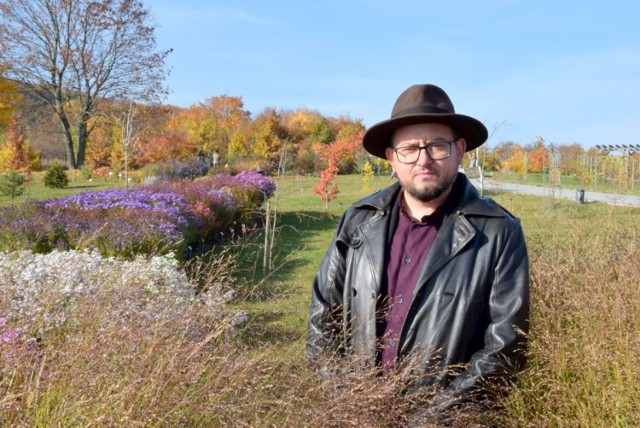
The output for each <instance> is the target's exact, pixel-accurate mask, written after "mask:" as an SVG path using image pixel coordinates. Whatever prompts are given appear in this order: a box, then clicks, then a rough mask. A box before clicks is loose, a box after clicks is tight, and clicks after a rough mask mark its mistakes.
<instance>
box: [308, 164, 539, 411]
mask: <svg viewBox="0 0 640 428" xmlns="http://www.w3.org/2000/svg"><path fill="white" fill-rule="evenodd" d="M399 190H400V186H399V185H398V184H397V183H396V184H394V185H392V186H390V187H388V188H386V189H383V190H381V191H379V192H377V193H375V194H373V195H371V196H369V197H367V198H365V199H362V200H361V201H359V202H356V203H355V204H354V205H352V206H351V207H350V208H349V209H348V210H347V212H346V213H345V214H344V216H343V218H342V221H341V223H340V225H339V227H338V230H337V234H336V236H335V238H334V239H333V242H332V243H331V245H330V247H329V249H328V251H327V253H326V255H325V257H324V259H323V260H322V263H321V265H320V268H319V270H318V272H317V274H316V277H315V279H314V282H313V291H312V302H311V308H310V311H309V332H308V338H307V352H308V354H309V356H310V358H311V360H312V361H313V362H316V363H318V364H321V362H322V361H325V360H324V357H326V356H328V355H335V354H336V353H355V354H356V355H359V356H362V357H363V358H364V359H366V360H367V361H368V362H369V363H370V364H375V361H376V356H377V350H376V344H377V338H376V310H377V306H378V303H379V300H380V299H379V294H380V288H381V283H382V281H383V280H384V278H385V266H386V257H387V250H388V247H389V242H390V238H391V233H393V225H394V224H395V222H396V219H397V213H394V211H397V210H394V209H393V208H394V206H395V203H394V202H395V200H396V196H397V194H398V192H399ZM451 197H452V198H454V200H453V201H451V202H452V203H451V204H448V206H449V207H450V208H449V209H448V210H447V212H446V214H445V218H444V221H443V224H442V226H441V228H440V230H439V232H438V235H437V237H436V239H435V241H434V243H433V246H432V247H431V250H430V253H429V255H428V257H427V259H426V261H425V264H424V266H422V270H421V273H420V277H419V281H418V284H417V286H416V288H415V291H414V294H413V297H412V303H411V307H410V309H409V312H408V315H407V318H406V320H405V323H404V326H403V329H402V333H401V336H400V343H399V346H398V357H405V356H408V355H410V356H412V358H415V359H417V362H418V369H417V373H418V375H419V376H420V380H419V385H433V384H439V385H441V386H442V387H443V388H444V389H443V392H442V394H440V395H441V397H440V402H442V403H447V404H446V405H445V406H446V407H450V406H451V405H455V404H458V403H460V402H463V401H466V400H467V399H469V398H470V397H471V396H472V394H475V393H476V392H478V391H479V389H480V387H481V386H484V381H487V380H490V379H491V378H495V377H498V378H502V379H503V378H504V376H505V374H506V373H514V372H515V371H517V370H518V369H520V368H521V367H522V365H523V364H524V348H525V345H526V335H525V334H526V333H527V331H528V317H529V267H528V258H527V249H526V244H525V239H524V235H523V232H522V228H521V226H520V222H519V221H518V220H517V219H516V218H514V217H513V216H511V215H510V214H509V213H508V212H506V211H505V210H504V209H503V208H502V207H500V206H499V205H498V204H496V203H495V202H493V201H492V200H490V199H486V198H482V197H480V195H479V194H478V192H477V191H476V189H475V188H474V187H473V186H472V185H471V183H470V182H469V180H468V179H467V178H466V176H464V174H459V175H458V178H457V180H456V182H455V183H454V186H453V190H452V193H451ZM436 361H437V362H436ZM461 365H462V366H463V369H461V370H457V374H456V375H455V376H454V375H452V370H451V369H452V368H453V367H456V366H461ZM325 369H326V367H325ZM328 369H329V370H330V368H328Z"/></svg>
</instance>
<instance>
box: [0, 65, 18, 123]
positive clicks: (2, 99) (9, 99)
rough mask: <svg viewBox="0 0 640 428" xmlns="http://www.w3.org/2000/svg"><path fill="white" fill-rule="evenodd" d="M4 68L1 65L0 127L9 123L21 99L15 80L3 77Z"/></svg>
mask: <svg viewBox="0 0 640 428" xmlns="http://www.w3.org/2000/svg"><path fill="white" fill-rule="evenodd" d="M3 74H4V68H3V67H1V66H0V129H2V128H4V127H5V126H7V125H8V124H9V121H10V120H11V116H12V115H13V114H14V113H15V111H16V109H17V106H18V103H19V101H20V99H21V96H20V93H19V92H18V88H17V85H16V83H15V82H13V81H11V80H9V79H5V78H4V77H3Z"/></svg>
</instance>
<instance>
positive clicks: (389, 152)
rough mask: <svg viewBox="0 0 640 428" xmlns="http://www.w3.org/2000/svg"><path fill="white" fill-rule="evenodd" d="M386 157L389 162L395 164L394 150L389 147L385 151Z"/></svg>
mask: <svg viewBox="0 0 640 428" xmlns="http://www.w3.org/2000/svg"><path fill="white" fill-rule="evenodd" d="M384 155H385V156H386V157H387V160H388V161H389V162H393V149H392V148H391V147H387V148H386V149H385V150H384Z"/></svg>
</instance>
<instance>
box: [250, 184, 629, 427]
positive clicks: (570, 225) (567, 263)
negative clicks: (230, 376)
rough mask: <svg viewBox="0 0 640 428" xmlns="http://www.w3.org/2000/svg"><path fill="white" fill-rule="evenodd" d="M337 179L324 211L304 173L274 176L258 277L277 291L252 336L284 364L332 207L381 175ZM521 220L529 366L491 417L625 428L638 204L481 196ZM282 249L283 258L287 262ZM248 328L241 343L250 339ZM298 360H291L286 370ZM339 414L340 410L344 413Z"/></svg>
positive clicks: (331, 225) (297, 355)
mask: <svg viewBox="0 0 640 428" xmlns="http://www.w3.org/2000/svg"><path fill="white" fill-rule="evenodd" d="M389 183H390V180H389V179H388V178H382V177H380V178H377V179H374V180H372V181H371V183H369V184H368V187H369V188H368V189H365V187H366V186H365V185H364V184H363V182H362V180H361V179H360V177H353V176H352V177H340V178H339V180H338V186H339V188H340V189H341V194H340V195H339V196H338V199H336V200H335V201H333V202H332V203H331V204H330V214H331V217H329V218H327V217H324V216H323V215H322V210H323V205H322V202H321V201H319V200H318V199H317V198H316V197H315V196H314V195H313V185H314V181H313V180H310V179H306V178H305V179H297V180H293V179H291V180H287V181H286V182H285V183H283V184H282V185H281V186H282V187H281V188H282V195H283V196H282V201H281V203H280V208H281V210H282V211H283V212H284V215H283V217H282V223H281V226H282V232H281V235H280V241H279V242H280V243H279V245H278V247H279V249H280V256H281V259H282V260H284V259H286V258H289V259H290V262H289V263H290V265H289V266H288V267H284V268H283V269H281V270H280V271H278V272H277V274H276V275H274V276H273V277H272V278H270V279H269V281H268V287H276V288H277V289H279V290H282V291H284V293H283V294H281V295H278V296H277V297H273V298H268V299H264V300H261V301H258V302H254V303H253V304H252V305H251V309H252V310H253V311H254V312H255V313H256V314H257V315H256V324H255V326H257V328H259V329H260V330H261V331H262V336H261V339H264V341H263V342H260V346H266V347H268V348H269V349H272V355H273V357H274V358H276V359H278V360H279V361H281V362H282V361H284V363H283V364H284V365H285V367H290V368H291V370H294V368H295V367H298V364H299V361H300V360H303V359H304V358H305V356H304V353H303V342H304V330H305V323H306V311H307V308H308V304H309V294H310V292H309V287H310V282H311V279H312V277H313V275H314V273H315V269H316V268H317V265H318V263H319V261H320V259H321V257H322V255H323V253H324V251H325V250H326V247H327V245H328V243H329V241H330V239H331V237H332V235H333V232H334V229H335V227H336V225H337V220H338V218H339V215H340V214H341V213H342V212H343V211H344V209H345V208H346V207H347V206H348V205H349V204H350V203H351V202H352V201H354V200H355V199H356V198H359V197H361V196H363V195H365V194H367V193H368V192H369V191H370V190H373V189H375V188H381V187H384V186H385V185H387V184H389ZM489 196H491V197H493V198H494V199H496V200H497V201H498V202H499V203H500V204H502V205H503V206H504V207H505V208H507V209H508V210H509V211H510V212H512V213H513V214H514V215H516V216H518V217H520V218H521V220H522V224H523V228H524V230H525V234H526V236H527V241H528V246H529V251H530V258H531V270H532V317H531V318H532V331H531V337H530V342H531V355H530V364H529V366H528V368H527V370H526V372H525V373H524V374H523V375H522V376H521V377H520V380H519V384H518V387H517V388H516V389H515V391H514V392H513V393H512V394H511V396H510V398H509V399H508V400H507V402H506V406H507V409H508V411H507V413H506V414H504V415H501V416H499V417H496V419H494V420H493V422H492V423H495V424H504V425H505V426H566V425H571V426H574V425H581V426H632V425H635V424H636V423H639V422H640V414H639V413H638V409H637V406H636V404H637V403H638V402H640V389H639V387H638V385H640V369H639V368H638V366H637V364H635V362H634V361H635V360H636V359H637V358H636V356H637V355H638V354H639V353H640V339H639V335H638V334H637V328H638V326H640V289H639V288H638V286H637V285H638V284H640V272H639V271H638V269H637V267H638V266H639V265H640V263H639V262H640V248H639V247H638V239H639V235H640V211H639V210H637V209H633V208H623V207H613V206H608V205H605V204H586V205H578V204H575V203H572V202H568V201H561V200H556V199H550V198H538V197H531V196H524V195H516V194H507V193H505V194H493V195H489ZM291 255H293V260H291ZM253 339H254V337H251V340H250V341H249V342H252V341H253ZM298 369H299V368H298ZM345 417H346V415H345Z"/></svg>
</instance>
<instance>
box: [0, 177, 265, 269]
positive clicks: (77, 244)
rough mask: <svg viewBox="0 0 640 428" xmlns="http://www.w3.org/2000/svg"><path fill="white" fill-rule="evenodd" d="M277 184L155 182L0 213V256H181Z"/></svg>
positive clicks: (215, 179) (216, 179)
mask: <svg viewBox="0 0 640 428" xmlns="http://www.w3.org/2000/svg"><path fill="white" fill-rule="evenodd" d="M274 191H275V183H274V181H273V180H272V179H271V178H269V177H265V176H263V175H261V174H258V173H254V172H242V173H239V174H238V175H236V176H229V175H226V174H221V175H218V176H211V177H204V178H202V179H199V180H196V181H178V182H170V181H159V182H156V183H153V184H150V185H146V186H140V187H137V188H134V189H132V190H129V191H127V190H123V189H109V190H104V191H98V192H85V193H80V194H77V195H73V196H68V197H64V198H57V199H51V200H47V201H43V202H35V201H30V202H27V203H24V204H22V205H19V206H9V207H3V208H0V251H15V250H24V249H28V250H32V251H34V252H37V253H48V252H51V251H53V250H54V249H58V250H73V249H78V250H79V249H95V250H98V251H99V252H100V253H101V254H102V255H103V256H120V257H125V258H132V257H135V255H137V254H151V255H153V254H167V253H169V252H173V253H174V254H176V256H177V257H178V258H183V257H185V255H186V254H187V253H188V249H190V248H191V247H192V246H194V245H197V244H199V243H205V242H213V241H214V240H215V238H216V237H217V236H218V235H219V234H224V232H226V231H227V230H228V229H229V228H233V227H234V224H235V223H237V222H238V221H239V218H240V216H241V215H242V214H243V213H244V212H246V211H247V210H253V209H256V208H259V207H260V206H261V204H262V202H264V200H265V198H268V197H270V196H271V195H272V194H273V192H274Z"/></svg>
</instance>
